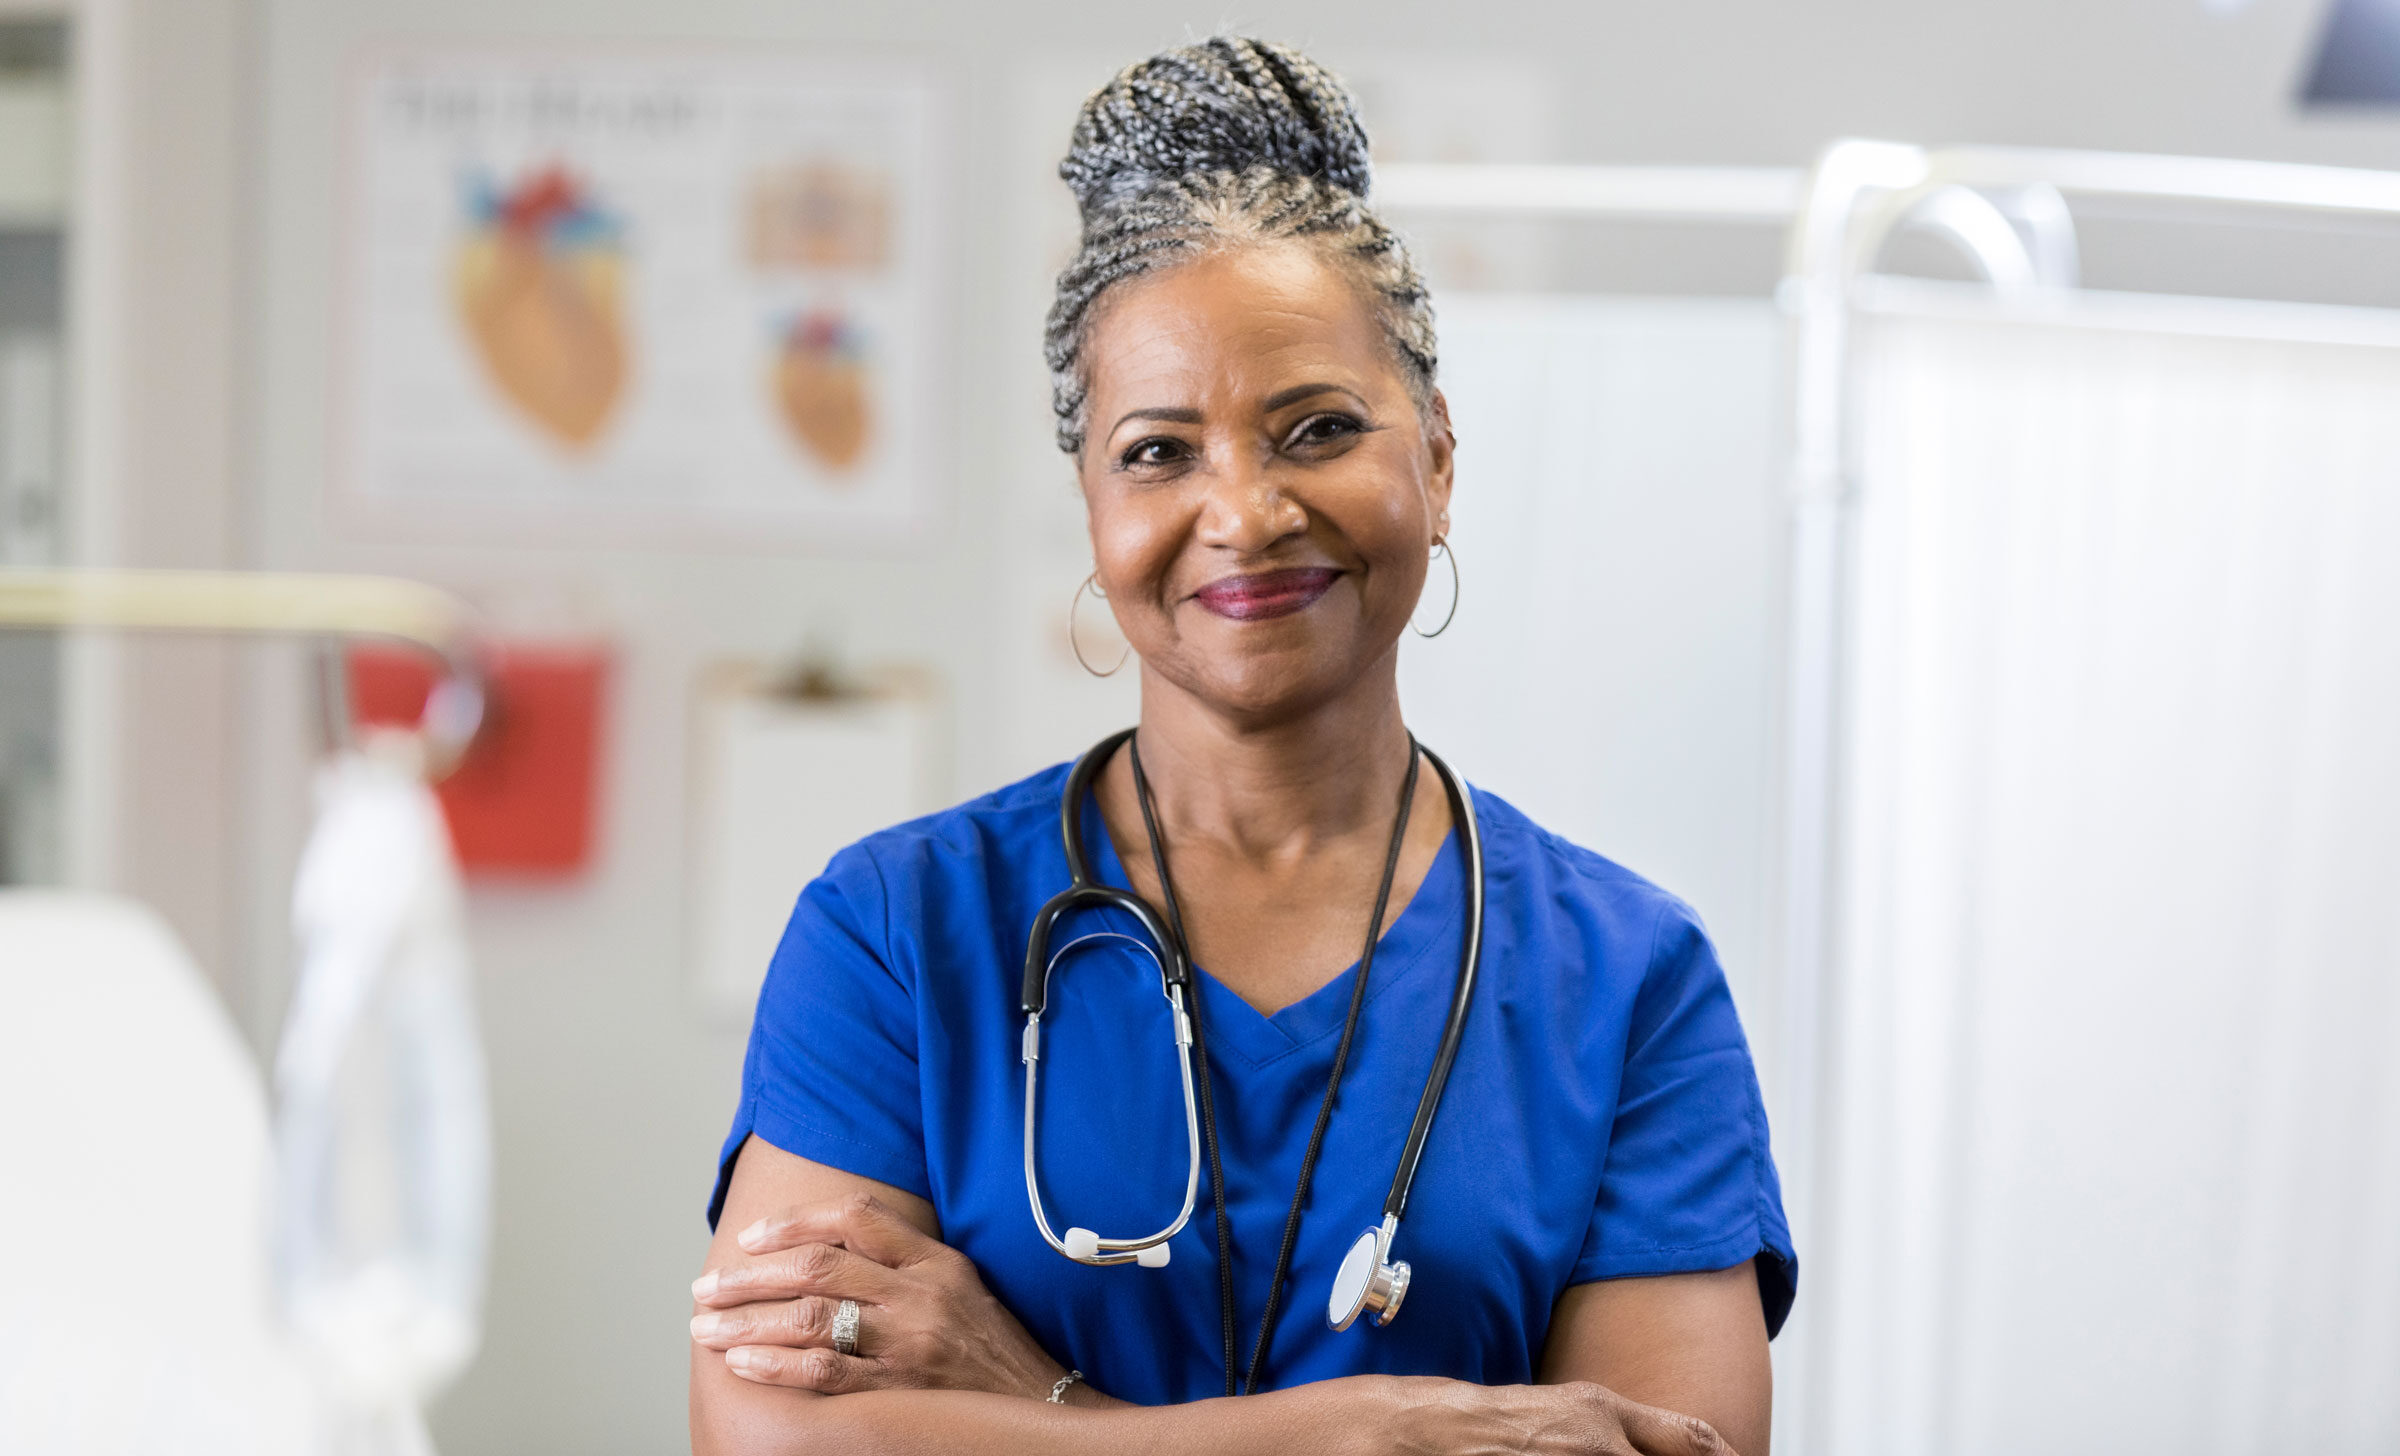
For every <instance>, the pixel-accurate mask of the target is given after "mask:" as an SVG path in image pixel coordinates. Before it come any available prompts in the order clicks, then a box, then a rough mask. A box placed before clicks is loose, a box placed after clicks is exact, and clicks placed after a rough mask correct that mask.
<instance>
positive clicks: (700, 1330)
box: [692, 1314, 725, 1340]
mask: <svg viewBox="0 0 2400 1456" xmlns="http://www.w3.org/2000/svg"><path fill="white" fill-rule="evenodd" d="M723 1328H725V1316H723V1315H721V1314H696V1315H693V1316H692V1338H693V1339H695V1340H705V1339H707V1338H708V1337H709V1336H711V1335H713V1334H715V1333H716V1332H717V1331H719V1330H721V1329H723Z"/></svg>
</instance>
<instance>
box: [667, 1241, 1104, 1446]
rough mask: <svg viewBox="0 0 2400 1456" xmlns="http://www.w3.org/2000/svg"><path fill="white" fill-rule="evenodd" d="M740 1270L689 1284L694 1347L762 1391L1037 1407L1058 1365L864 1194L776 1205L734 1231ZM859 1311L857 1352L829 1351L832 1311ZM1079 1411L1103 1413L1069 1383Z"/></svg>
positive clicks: (955, 1257)
mask: <svg viewBox="0 0 2400 1456" xmlns="http://www.w3.org/2000/svg"><path fill="white" fill-rule="evenodd" d="M739 1242H740V1244H741V1247H742V1251H743V1252H744V1253H745V1254H748V1255H749V1256H750V1257H749V1258H748V1259H746V1260H744V1261H742V1262H739V1263H734V1264H729V1265H726V1266H723V1267H721V1268H716V1269H711V1270H709V1271H708V1272H707V1273H705V1274H703V1275H701V1276H700V1278H699V1280H698V1281H697V1282H696V1283H694V1284H693V1285H692V1297H693V1298H694V1299H696V1300H697V1301H698V1302H699V1303H700V1305H701V1307H702V1313H700V1314H699V1315H697V1316H695V1317H694V1318H693V1320H692V1338H693V1339H694V1340H696V1341H698V1342H699V1343H700V1344H702V1345H705V1346H706V1347H708V1348H709V1349H712V1350H718V1351H722V1352H724V1355H725V1363H726V1366H727V1368H729V1369H730V1370H732V1371H733V1373H734V1374H736V1375H739V1376H741V1377H742V1378H743V1379H745V1380H750V1381H755V1382H757V1383H759V1384H761V1385H783V1386H791V1387H794V1388H797V1389H801V1390H813V1391H817V1392H819V1393H820V1394H824V1395H839V1394H844V1393H847V1392H850V1391H857V1390H972V1391H982V1392H986V1393H989V1394H993V1395H1021V1396H1030V1397H1032V1398H1034V1399H1036V1400H1042V1399H1047V1398H1048V1397H1049V1394H1050V1388H1051V1386H1052V1385H1053V1384H1055V1383H1056V1382H1057V1381H1058V1379H1059V1377H1061V1376H1063V1375H1065V1374H1066V1373H1067V1372H1066V1368H1065V1367H1064V1366H1062V1365H1060V1364H1059V1363H1058V1362H1057V1361H1056V1360H1053V1359H1051V1358H1050V1355H1049V1352H1047V1351H1045V1350H1044V1349H1042V1347H1041V1346H1040V1344H1038V1343H1036V1342H1035V1340H1034V1338H1033V1336H1032V1335H1030V1334H1028V1333H1027V1332H1026V1330H1025V1327H1024V1326H1023V1325H1021V1324H1019V1323H1018V1322H1017V1319H1016V1316H1014V1315H1012V1314H1010V1313H1009V1312H1008V1310H1007V1308H1006V1307H1005V1306H1003V1305H1002V1304H1001V1303H1000V1301H999V1300H997V1299H995V1298H994V1297H993V1296H992V1293H991V1291H990V1290H988V1289H986V1288H984V1286H983V1276H982V1275H981V1274H979V1273H978V1272H977V1271H976V1268H975V1265H974V1262H973V1261H972V1260H970V1259H968V1258H967V1256H966V1255H964V1254H961V1253H960V1252H958V1251H957V1250H956V1249H953V1248H951V1247H950V1246H949V1245H947V1244H944V1243H942V1242H941V1241H940V1240H938V1239H934V1238H930V1237H928V1236H927V1235H925V1234H924V1233H922V1232H920V1231H919V1230H918V1229H917V1228H916V1227H914V1226H913V1225H911V1224H910V1223H908V1221H907V1220H905V1219H903V1218H902V1217H900V1215H899V1214H898V1213H896V1212H894V1211H893V1210H892V1209H891V1208H889V1207H887V1206H886V1205H885V1204H884V1203H883V1202H882V1201H881V1200H879V1199H877V1198H876V1197H875V1196H874V1195H873V1194H869V1193H854V1194H849V1195H847V1196H844V1197H842V1198H839V1199H835V1200H833V1201H831V1202H824V1203H814V1204H807V1205H802V1206H798V1207H792V1208H786V1209H783V1210H780V1211H778V1212H776V1213H772V1214H769V1215H768V1216H767V1217H765V1218H762V1219H760V1220H758V1221H757V1222H756V1223H754V1224H752V1225H750V1227H748V1228H746V1229H744V1230H742V1232H741V1236H740V1240H739ZM845 1299H852V1300H856V1301H857V1302H858V1310H859V1328H858V1352H857V1353H856V1354H854V1355H844V1354H841V1353H839V1352H838V1351H836V1350H835V1349H834V1348H833V1320H834V1312H835V1310H836V1309H838V1308H839V1306H840V1304H841V1302H842V1301H843V1300H845ZM1067 1399H1068V1400H1069V1401H1070V1402H1071V1403H1073V1404H1078V1405H1097V1404H1104V1403H1105V1404H1115V1402H1113V1401H1109V1400H1108V1399H1107V1398H1106V1397H1104V1396H1100V1395H1099V1394H1098V1393H1097V1392H1094V1391H1089V1390H1088V1389H1087V1388H1086V1387H1085V1386H1083V1385H1082V1383H1081V1382H1078V1383H1077V1384H1076V1385H1074V1386H1070V1387H1069V1388H1068V1395H1067Z"/></svg>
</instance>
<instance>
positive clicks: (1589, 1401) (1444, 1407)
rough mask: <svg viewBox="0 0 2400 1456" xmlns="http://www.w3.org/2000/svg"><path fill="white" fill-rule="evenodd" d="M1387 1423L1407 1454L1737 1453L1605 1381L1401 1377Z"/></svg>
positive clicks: (1692, 1422) (1699, 1426) (1686, 1420)
mask: <svg viewBox="0 0 2400 1456" xmlns="http://www.w3.org/2000/svg"><path fill="white" fill-rule="evenodd" d="M1395 1387H1396V1391H1395V1393H1396V1394H1397V1396H1398V1398H1399V1404H1400V1409H1399V1410H1398V1411H1397V1412H1396V1413H1395V1418H1393V1419H1391V1420H1388V1421H1386V1422H1385V1426H1386V1429H1387V1430H1389V1431H1391V1432H1392V1433H1393V1436H1394V1439H1393V1440H1392V1441H1391V1442H1390V1443H1389V1449H1390V1450H1392V1451H1394V1452H1406V1453H1409V1456H1735V1452H1734V1449H1733V1448H1732V1447H1731V1446H1728V1445H1726V1444H1725V1442H1724V1441H1723V1440H1722V1439H1721V1438H1719V1437H1718V1435H1717V1433H1716V1432H1715V1431H1714V1430H1712V1429H1710V1427H1709V1425H1708V1423H1707V1422H1706V1421H1701V1420H1696V1419H1694V1418H1693V1417H1691V1416H1683V1415H1677V1414H1676V1413H1675V1412H1673V1411H1667V1410H1660V1409H1658V1408H1657V1407H1656V1406H1647V1405H1642V1404H1640V1403H1638V1402H1635V1401H1630V1400H1627V1399H1626V1398H1625V1397H1623V1396H1621V1395H1619V1394H1617V1393H1616V1392H1615V1391H1613V1390H1610V1389H1609V1388H1608V1387H1606V1386H1603V1385H1594V1384H1591V1383H1590V1382H1588V1381H1576V1382H1573V1383H1571V1384H1567V1385H1473V1384H1469V1383H1467V1382H1465V1381H1458V1380H1439V1379H1431V1378H1425V1377H1402V1378H1399V1379H1397V1380H1396V1381H1395Z"/></svg>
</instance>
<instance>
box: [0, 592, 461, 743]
mask: <svg viewBox="0 0 2400 1456" xmlns="http://www.w3.org/2000/svg"><path fill="white" fill-rule="evenodd" d="M10 628H34V629H44V630H51V631H66V630H74V629H80V628H101V629H111V630H118V631H172V632H213V633H271V634H277V635H286V636H294V635H296V636H311V637H333V638H346V637H384V638H390V639H393V640H396V641H400V642H405V643H408V644H409V645H411V646H413V647H416V648H419V649H421V650H423V651H424V652H426V653H428V654H430V655H432V656H433V657H434V658H436V659H437V660H438V661H439V662H440V664H441V667H442V676H441V678H440V680H439V681H438V682H437V683H436V684H435V686H434V690H433V692H432V693H431V694H430V695H429V696H428V697H427V698H426V700H425V711H424V713H423V715H422V716H421V717H420V719H419V720H418V724H417V736H418V740H419V742H420V744H421V745H422V748H423V752H424V762H425V771H426V773H427V775H428V776H429V777H432V778H437V779H438V778H440V777H442V776H444V775H446V774H447V773H449V772H450V771H451V770H452V769H454V768H456V767H457V766H458V762H459V760H460V758H461V757H463V756H464V754H465V753H466V750H467V746H468V744H469V743H471V742H472V741H473V740H474V737H475V734H476V731H477V730H478V729H479V728H480V727H481V726H482V724H483V719H484V706H485V684H484V674H483V669H482V665H481V662H480V660H479V657H478V655H477V652H476V647H475V637H476V633H475V617H474V614H473V613H472V612H471V611H469V610H468V608H467V606H466V604H465V603H463V602H461V601H459V600H458V599H457V598H456V597H453V596H451V595H450V594H449V593H447V592H444V591H441V590H439V589H437V588H435V587H430V586H427V585H425V584H424V583H422V582H415V581H406V580H402V579H400V578H397V577H385V576H330V575H315V574H308V573H300V572H251V571H118V570H100V569H91V570H39V571H29V570H15V569H0V630H6V629H10ZM339 662H340V660H339V656H338V654H333V653H328V667H327V678H326V682H327V693H326V698H327V704H326V716H327V724H328V736H329V738H332V739H334V740H336V741H341V740H345V739H347V737H348V736H349V734H348V715H347V711H346V710H345V709H343V708H342V706H341V705H342V704H343V702H344V698H345V695H344V694H343V693H342V692H340V691H339V685H340V675H339Z"/></svg>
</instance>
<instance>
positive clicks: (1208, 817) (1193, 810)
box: [1139, 664, 1409, 863]
mask: <svg viewBox="0 0 2400 1456" xmlns="http://www.w3.org/2000/svg"><path fill="white" fill-rule="evenodd" d="M1395 665H1396V664H1395ZM1139 742H1140V747H1141V753H1142V770H1143V773H1144V775H1145V776H1146V777H1147V778H1148V779H1149V781H1150V792H1151V794H1152V796H1153V798H1154V799H1155V801H1156V803H1157V805H1158V812H1159V815H1160V817H1161V818H1162V819H1163V820H1164V821H1165V823H1166V824H1167V825H1169V826H1172V834H1173V837H1174V838H1177V839H1187V840H1188V839H1190V838H1193V837H1198V838H1203V839H1207V840H1212V841H1215V842H1216V843H1218V844H1219V845H1221V846H1223V847H1224V848H1225V849H1226V850H1228V851H1230V852H1232V853H1234V854H1237V855H1239V856H1240V857H1241V858H1243V859H1247V860H1251V861H1253V862H1259V863H1264V862H1267V861H1273V860H1279V859H1284V858H1286V857H1287V856H1290V855H1292V854H1294V853H1296V852H1297V853H1305V852H1307V851H1308V850H1309V849H1311V848H1312V847H1314V846H1317V845H1321V844H1325V843H1328V842H1330V841H1333V840H1337V839H1341V838H1344V837H1346V836H1350V835H1354V834H1358V833H1360V832H1362V831H1372V832H1374V833H1377V834H1382V833H1388V832H1389V829H1390V824H1391V818H1392V805H1393V803H1394V802H1395V801H1397V799H1398V798H1399V795H1400V785H1401V782H1402V781H1403V779H1404V778H1405V777H1406V775H1407V772H1408V742H1409V739H1408V728H1407V726H1406V724H1405V723H1404V722H1403V721H1402V719H1401V716H1400V692H1399V684H1398V681H1397V675H1396V673H1394V672H1389V671H1387V672H1382V673H1373V674H1369V675H1368V677H1367V679H1366V680H1364V681H1362V682H1361V683H1360V684H1359V686H1358V688H1357V689H1356V690H1354V691H1351V692H1348V693H1345V694H1343V695H1342V696H1341V697H1338V698H1335V699H1332V700H1329V701H1328V702H1326V703H1324V704H1322V705H1320V706H1319V707H1317V708H1314V709H1312V710H1310V711H1309V712H1307V713H1304V714H1301V715H1299V716H1297V717H1294V718H1291V719H1287V720H1284V721H1281V722H1277V723H1273V724H1268V725H1249V724H1240V723H1236V722H1232V721H1229V720H1228V719H1227V718H1225V717H1224V716H1223V715H1221V714H1219V713H1216V712H1213V711H1211V710H1209V709H1208V708H1207V707H1205V706H1204V705H1202V704H1201V703H1199V702H1198V701H1197V700H1196V699H1194V698H1192V697H1191V696H1189V695H1188V694H1186V693H1184V692H1183V691H1182V690H1181V689H1179V688H1177V687H1175V686H1174V685H1173V684H1171V683H1168V682H1166V681H1165V680H1163V679H1161V678H1159V677H1157V676H1155V675H1154V674H1150V673H1147V672H1145V674H1144V675H1143V679H1142V718H1141V734H1140V739H1139Z"/></svg>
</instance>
